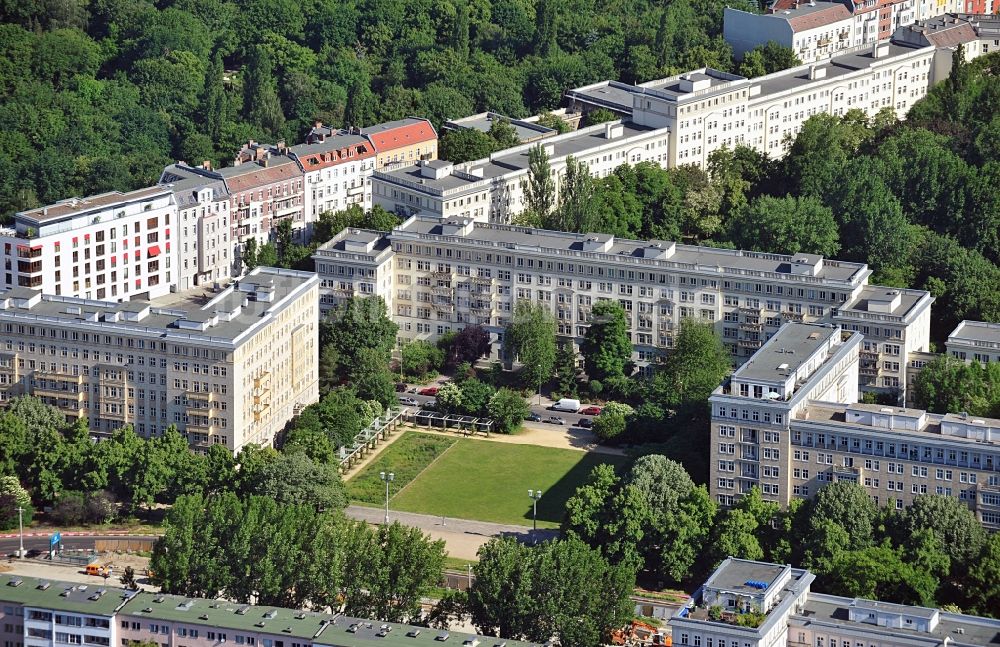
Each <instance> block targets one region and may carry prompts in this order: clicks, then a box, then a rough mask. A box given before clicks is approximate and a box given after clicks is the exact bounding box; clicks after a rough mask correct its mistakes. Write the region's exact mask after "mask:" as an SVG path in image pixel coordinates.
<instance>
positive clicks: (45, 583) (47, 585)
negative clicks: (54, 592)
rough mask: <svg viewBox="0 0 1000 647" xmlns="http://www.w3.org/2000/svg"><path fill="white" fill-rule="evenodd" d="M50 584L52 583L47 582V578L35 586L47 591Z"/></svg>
mask: <svg viewBox="0 0 1000 647" xmlns="http://www.w3.org/2000/svg"><path fill="white" fill-rule="evenodd" d="M50 586H52V585H51V584H49V583H48V582H46V581H45V580H42V581H41V582H39V583H38V585H37V586H36V587H35V588H36V589H38V590H39V591H47V590H48V589H49V587H50Z"/></svg>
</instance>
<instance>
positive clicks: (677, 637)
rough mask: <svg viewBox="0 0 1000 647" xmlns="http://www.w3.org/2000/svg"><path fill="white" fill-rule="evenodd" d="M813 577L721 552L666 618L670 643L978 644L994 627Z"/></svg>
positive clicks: (680, 646) (997, 627)
mask: <svg viewBox="0 0 1000 647" xmlns="http://www.w3.org/2000/svg"><path fill="white" fill-rule="evenodd" d="M815 579H816V577H815V575H814V574H813V573H811V572H810V571H808V570H806V569H800V568H793V567H792V566H787V565H782V564H768V563H765V562H752V561H748V560H742V559H735V558H733V557H730V558H727V559H726V560H724V561H723V562H722V564H720V565H719V566H718V567H717V568H716V569H715V571H714V572H713V573H712V575H711V576H709V578H708V580H707V581H706V582H705V583H704V584H703V585H702V586H701V587H699V588H698V590H697V591H695V593H694V595H693V596H692V597H691V599H690V600H689V602H688V604H686V605H685V606H683V607H682V608H681V609H680V610H679V611H678V612H677V613H676V614H675V615H674V616H673V617H671V618H670V619H669V621H668V627H669V629H670V631H671V638H672V644H673V645H675V646H676V647H779V646H780V647H785V646H788V647H866V646H880V647H889V646H893V647H895V646H902V645H906V646H907V647H938V646H939V645H953V646H954V647H980V646H982V645H988V644H990V643H991V642H993V641H994V640H995V639H996V636H997V635H998V633H1000V620H994V619H989V618H980V617H977V616H969V615H964V614H958V613H947V612H944V611H941V610H939V609H931V608H927V607H915V606H909V605H903V604H893V603H889V602H881V601H878V600H866V599H863V598H853V599H852V598H843V597H838V596H832V595H823V594H819V593H816V592H814V591H813V590H812V586H813V583H814V581H815ZM748 620H750V621H748ZM741 621H742V622H741ZM758 622H759V624H757V623H758Z"/></svg>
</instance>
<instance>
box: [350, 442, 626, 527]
mask: <svg viewBox="0 0 1000 647" xmlns="http://www.w3.org/2000/svg"><path fill="white" fill-rule="evenodd" d="M405 440H407V439H406V438H401V439H400V440H399V441H397V442H396V444H399V443H400V442H403V441H405ZM394 448H395V445H394V446H393V447H392V448H390V450H391V449H394ZM387 451H388V450H387ZM383 458H387V457H383ZM628 460H629V459H627V458H625V457H622V456H609V455H602V454H592V453H584V452H580V451H575V450H572V449H553V448H549V447H536V446H534V445H515V444H507V443H498V442H490V441H488V440H474V439H469V438H462V439H459V440H457V441H456V442H455V444H454V445H453V446H451V447H450V448H449V449H448V451H447V452H446V453H444V454H443V455H441V456H440V458H439V459H438V460H436V461H434V464H433V465H430V466H429V467H427V468H426V469H425V470H424V471H423V472H421V473H420V474H419V476H417V477H416V478H414V479H412V480H411V481H410V482H409V485H408V486H407V487H405V488H400V489H397V490H396V492H397V494H396V495H395V496H394V497H392V506H393V507H394V508H395V509H396V510H404V511H407V512H422V513H425V514H433V515H443V516H445V517H455V518H463V519H478V520H480V521H493V522H496V523H507V524H517V525H531V500H530V499H528V490H529V489H532V490H537V489H541V490H542V492H543V495H542V498H541V499H540V500H539V501H538V525H539V526H540V527H549V528H551V527H556V526H558V525H559V523H560V522H561V521H562V518H563V512H564V509H565V505H566V500H567V499H569V497H571V496H572V495H573V493H574V492H575V491H576V488H577V487H578V486H580V485H581V484H582V483H583V482H584V481H585V480H586V478H587V475H588V474H590V470H591V469H593V467H594V466H595V465H597V464H599V463H612V464H614V465H615V466H617V467H624V466H625V465H626V463H627V462H628ZM379 462H382V459H380V460H379ZM428 462H429V461H428ZM385 465H388V466H389V467H388V469H393V470H395V471H396V475H397V476H396V479H397V481H398V480H399V469H398V468H396V467H395V466H394V465H392V464H391V463H390V462H389V461H386V462H385ZM372 467H374V466H372ZM372 467H369V468H368V470H371V469H372ZM381 469H386V467H376V468H375V471H374V476H375V479H376V481H378V471H379V470H381ZM368 470H366V471H368ZM379 483H380V482H379ZM348 489H349V491H350V489H351V484H349V485H348ZM382 492H383V493H384V490H382ZM352 496H353V495H352ZM382 496H383V497H384V494H382ZM381 500H384V499H381Z"/></svg>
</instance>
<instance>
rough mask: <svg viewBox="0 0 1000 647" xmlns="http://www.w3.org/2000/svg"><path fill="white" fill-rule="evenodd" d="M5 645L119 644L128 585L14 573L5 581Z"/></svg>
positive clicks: (0, 601)
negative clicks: (117, 617) (91, 583)
mask: <svg viewBox="0 0 1000 647" xmlns="http://www.w3.org/2000/svg"><path fill="white" fill-rule="evenodd" d="M0 581H2V582H3V585H2V588H0V605H2V608H3V622H4V627H3V638H4V644H5V645H9V646H10V647H15V646H21V647H56V645H81V646H84V647H87V646H90V647H114V646H115V645H117V644H118V643H117V640H116V631H115V622H114V618H115V614H116V613H118V611H119V610H120V609H121V608H122V607H123V606H124V605H125V603H126V602H127V601H128V593H126V592H125V591H123V590H122V589H115V588H105V587H101V586H89V585H85V584H69V583H66V582H50V581H49V580H43V579H36V578H31V577H21V576H17V575H8V576H6V577H4V578H3V580H0Z"/></svg>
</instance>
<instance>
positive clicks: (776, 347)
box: [733, 323, 840, 397]
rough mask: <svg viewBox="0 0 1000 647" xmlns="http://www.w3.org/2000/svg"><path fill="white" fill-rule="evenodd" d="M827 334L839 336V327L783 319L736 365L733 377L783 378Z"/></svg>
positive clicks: (824, 343) (820, 345)
mask: <svg viewBox="0 0 1000 647" xmlns="http://www.w3.org/2000/svg"><path fill="white" fill-rule="evenodd" d="M831 335H838V336H839V335H840V329H839V328H836V327H833V326H830V325H828V324H806V323H787V324H785V325H784V326H782V327H781V328H779V329H778V332H776V333H774V336H773V337H771V338H770V339H769V340H767V341H766V342H765V343H764V345H763V346H761V347H760V350H758V351H757V352H756V353H754V354H753V357H751V358H750V359H749V360H748V361H747V362H746V363H745V364H743V366H740V367H739V368H738V369H736V372H735V373H733V379H734V380H754V381H762V382H784V381H785V380H786V379H788V376H789V375H794V374H795V372H796V371H798V370H799V368H800V367H801V366H802V365H803V364H805V363H806V361H808V360H809V358H810V357H812V355H813V353H815V352H816V351H817V350H819V349H821V348H823V347H825V346H827V345H828V344H829V343H830V341H829V340H830V337H831ZM772 397H773V396H772Z"/></svg>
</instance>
